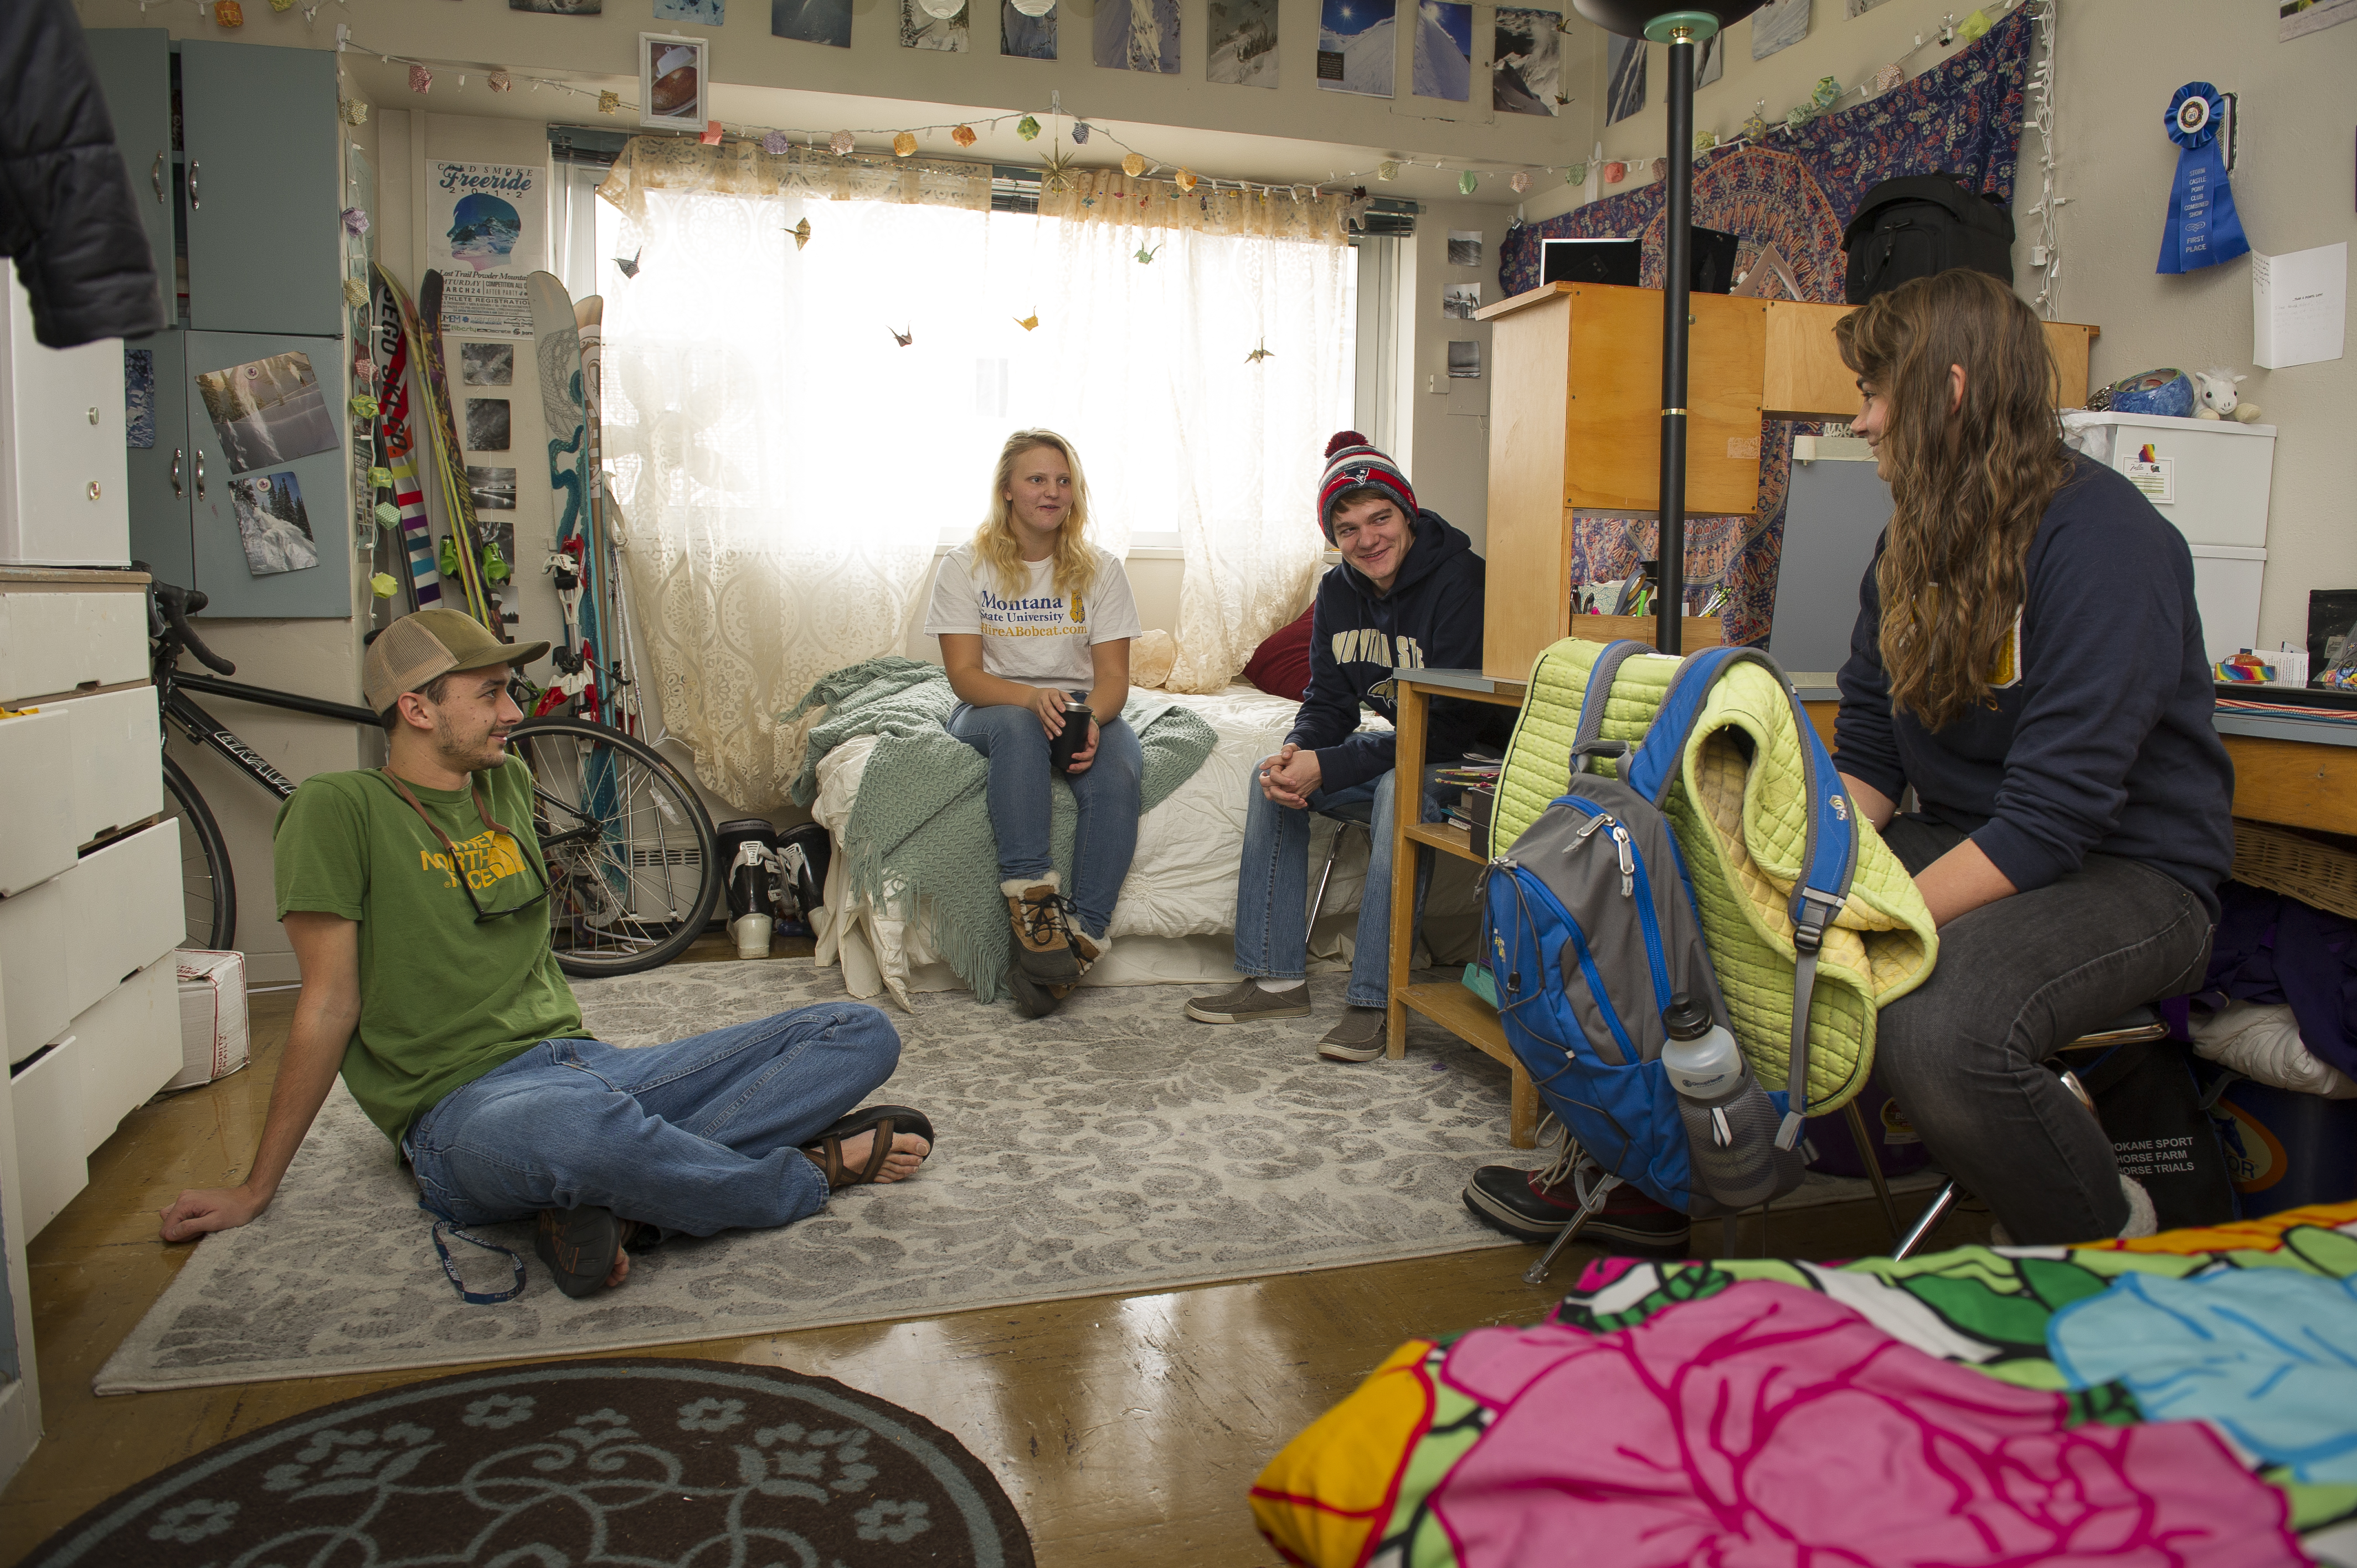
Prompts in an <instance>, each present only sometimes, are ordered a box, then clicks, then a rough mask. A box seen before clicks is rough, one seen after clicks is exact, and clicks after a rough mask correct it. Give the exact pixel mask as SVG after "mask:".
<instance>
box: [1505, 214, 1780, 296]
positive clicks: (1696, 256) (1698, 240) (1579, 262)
mask: <svg viewBox="0 0 2357 1568" xmlns="http://www.w3.org/2000/svg"><path fill="white" fill-rule="evenodd" d="M1737 246H1738V241H1737V239H1736V237H1735V236H1734V235H1732V234H1730V233H1728V232H1727V231H1725V230H1723V229H1700V228H1698V229H1696V230H1695V231H1694V252H1693V259H1692V262H1691V263H1690V264H1689V266H1688V269H1687V273H1686V286H1687V287H1688V288H1689V289H1691V290H1692V291H1693V292H1695V294H1725V293H1727V291H1728V290H1730V289H1732V288H1733V287H1734V286H1735V254H1736V250H1737ZM1641 260H1642V248H1641V242H1639V241H1636V240H1624V239H1601V240H1587V239H1575V240H1542V241H1540V242H1539V284H1540V286H1542V287H1544V286H1545V285H1548V284H1551V283H1603V284H1618V285H1621V286H1622V287H1624V288H1635V287H1637V286H1639V285H1638V282H1637V278H1638V271H1639V266H1640V263H1641Z"/></svg>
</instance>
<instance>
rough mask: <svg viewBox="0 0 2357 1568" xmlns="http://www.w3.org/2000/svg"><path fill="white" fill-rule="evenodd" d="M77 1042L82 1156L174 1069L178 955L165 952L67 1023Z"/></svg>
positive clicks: (168, 1078) (178, 1055)
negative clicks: (78, 1040) (71, 1021)
mask: <svg viewBox="0 0 2357 1568" xmlns="http://www.w3.org/2000/svg"><path fill="white" fill-rule="evenodd" d="M73 1033H74V1035H75V1036H77V1037H79V1038H80V1039H81V1050H82V1056H81V1074H82V1101H81V1105H82V1116H81V1146H82V1152H83V1153H84V1154H89V1153H91V1151H93V1150H95V1149H96V1148H97V1147H98V1146H99V1145H100V1144H103V1143H105V1142H106V1141H107V1140H108V1139H109V1138H112V1137H113V1136H114V1129H115V1127H116V1126H117V1125H118V1124H119V1123H120V1122H122V1121H123V1119H124V1117H125V1116H128V1115H130V1114H131V1113H132V1112H134V1111H136V1110H138V1109H139V1108H140V1107H141V1106H143V1105H145V1104H146V1103H147V1101H150V1100H152V1099H154V1098H155V1096H156V1091H157V1090H160V1089H162V1088H163V1087H164V1085H165V1084H167V1083H168V1082H170V1081H171V1079H172V1078H173V1076H174V1075H175V1074H177V1073H178V1071H179V1070H180V1058H181V1052H180V961H179V955H178V954H177V953H172V954H167V955H166V956H165V957H163V958H159V959H157V960H156V961H155V962H153V963H151V964H149V965H148V966H147V967H146V968H145V969H143V970H141V971H140V972H138V973H136V974H135V975H133V976H132V977H131V978H130V979H128V980H126V981H124V983H122V984H120V985H118V986H116V987H115V988H114V989H113V990H112V991H110V992H108V993H106V994H105V995H104V996H102V997H100V998H99V1000H98V1002H97V1004H95V1005H93V1006H91V1007H90V1008H89V1009H87V1010H86V1011H85V1012H83V1014H82V1015H81V1016H80V1017H79V1018H76V1019H75V1020H74V1021H73Z"/></svg>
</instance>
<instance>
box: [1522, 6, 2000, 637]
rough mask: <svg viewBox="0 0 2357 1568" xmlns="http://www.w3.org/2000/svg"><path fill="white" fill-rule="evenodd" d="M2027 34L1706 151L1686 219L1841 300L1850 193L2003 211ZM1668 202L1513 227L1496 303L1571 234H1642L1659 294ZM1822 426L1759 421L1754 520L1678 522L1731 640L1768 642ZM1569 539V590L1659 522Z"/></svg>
mask: <svg viewBox="0 0 2357 1568" xmlns="http://www.w3.org/2000/svg"><path fill="white" fill-rule="evenodd" d="M2032 27H2033V23H2032V21H2031V19H2030V16H2029V12H2028V11H2027V10H2023V11H2019V12H2017V13H2015V14H2014V15H2013V16H2010V17H2008V18H2007V19H2006V20H2005V21H2003V22H2000V23H1998V24H1997V25H1996V27H1992V28H1990V29H1989V31H1988V33H1987V34H1986V36H1985V37H1984V38H1981V39H1980V40H1979V41H1978V42H1976V43H1975V44H1974V45H1973V46H1972V47H1971V48H1966V49H1963V50H1960V51H1959V52H1958V53H1956V54H1955V55H1954V56H1953V57H1951V58H1950V59H1947V60H1945V61H1943V62H1942V63H1941V64H1939V65H1936V66H1934V67H1932V69H1931V70H1927V71H1925V72H1924V73H1923V74H1922V75H1921V76H1919V77H1917V78H1915V79H1914V80H1913V81H1909V82H1906V83H1904V84H1903V85H1901V86H1899V87H1896V88H1893V89H1892V90H1891V91H1889V92H1886V93H1884V94H1882V95H1881V96H1880V97H1878V98H1875V99H1872V100H1869V101H1868V102H1865V103H1862V104H1860V105H1858V106H1857V108H1855V109H1851V110H1847V111H1845V112H1844V113H1839V114H1828V115H1826V116H1824V118H1822V119H1819V120H1813V121H1811V122H1810V123H1809V124H1805V125H1803V126H1801V127H1800V128H1799V129H1797V130H1789V129H1779V130H1777V131H1775V132H1773V133H1771V134H1770V137H1769V143H1768V145H1763V146H1738V147H1728V148H1724V149H1720V150H1717V151H1713V152H1710V153H1706V154H1705V155H1704V156H1702V157H1700V158H1697V159H1696V160H1695V175H1694V220H1695V223H1696V224H1698V225H1700V226H1702V227H1704V228H1707V229H1718V230H1723V231H1727V232H1728V233H1732V234H1734V235H1736V236H1738V238H1739V239H1740V240H1741V242H1742V245H1741V250H1740V252H1739V259H1738V270H1742V269H1746V268H1749V266H1750V265H1751V263H1752V262H1753V261H1754V260H1755V259H1756V258H1757V257H1758V256H1759V254H1760V251H1761V250H1762V249H1763V248H1765V247H1766V246H1769V245H1773V246H1775V247H1776V249H1777V250H1778V251H1779V252H1781V253H1782V254H1783V257H1784V259H1785V260H1786V261H1788V262H1790V263H1792V274H1793V276H1794V278H1795V279H1796V280H1797V281H1798V282H1799V284H1800V285H1801V290H1802V293H1803V295H1804V296H1805V297H1806V298H1809V299H1812V300H1816V301H1820V302H1822V303H1825V304H1834V305H1837V304H1839V303H1840V302H1841V298H1842V277H1843V268H1844V264H1845V258H1844V256H1843V253H1842V248H1841V236H1842V228H1843V226H1844V225H1845V224H1846V223H1847V222H1848V221H1849V219H1850V216H1851V215H1852V214H1853V213H1855V212H1856V211H1857V204H1858V199H1859V198H1860V197H1862V196H1864V195H1865V194H1866V193H1867V191H1868V190H1871V189H1872V188H1874V187H1876V186H1878V185H1879V184H1881V183H1882V182H1883V181H1884V180H1886V179H1896V178H1898V177H1900V176H1902V175H1915V174H1938V173H1943V172H1945V173H1951V174H1958V175H1963V176H1964V177H1967V179H1968V180H1969V181H1970V182H1971V184H1972V187H1973V188H1974V189H1975V190H1979V191H1982V192H1985V193H1986V194H1989V195H1992V196H1995V197H1996V199H1998V200H1999V201H2002V202H2005V203H2007V204H2008V205H2010V204H2011V202H2012V200H2013V181H2014V160H2015V157H2016V155H2017V153H2018V149H2019V146H2020V142H2021V119H2022V112H2023V106H2024V102H2025V98H2024V91H2023V90H2024V84H2025V82H2026V81H2027V79H2028V76H2029V52H2030V44H2031V41H2032V36H2033V35H2032V30H2031V29H2032ZM1663 200H1664V192H1663V187H1662V184H1661V182H1660V181H1658V180H1657V181H1655V182H1654V183H1652V184H1651V185H1649V186H1646V187H1645V188H1642V189H1640V190H1632V191H1630V192H1629V193H1628V194H1626V195H1624V196H1613V197H1608V198H1606V199H1603V200H1601V201H1594V202H1590V203H1589V204H1588V205H1587V206H1585V207H1582V208H1580V209H1577V211H1573V212H1566V213H1564V214H1563V215H1561V216H1560V217H1555V218H1550V219H1548V220H1545V221H1544V222H1543V223H1532V224H1525V225H1523V226H1522V227H1520V228H1517V229H1515V230H1514V231H1512V232H1511V233H1509V234H1508V235H1507V236H1506V240H1505V242H1504V243H1503V244H1502V245H1501V246H1500V247H1499V260H1498V281H1499V284H1500V285H1501V290H1502V295H1503V297H1505V298H1508V299H1511V298H1512V297H1513V296H1514V295H1518V294H1523V293H1526V292H1528V291H1529V290H1531V289H1534V288H1536V287H1537V286H1538V275H1539V242H1540V241H1541V240H1560V239H1571V238H1576V237H1587V238H1599V237H1604V236H1609V235H1627V234H1634V235H1637V236H1638V237H1639V238H1641V240H1642V241H1643V242H1644V261H1643V271H1642V274H1641V277H1642V281H1643V283H1644V285H1645V286H1646V287H1647V288H1659V287H1661V286H1662V227H1663V212H1662V208H1663ZM1817 428H1818V426H1816V425H1814V424H1798V423H1795V422H1792V421H1790V420H1766V421H1762V422H1761V425H1760V511H1759V514H1758V515H1757V516H1755V517H1690V518H1688V519H1687V520H1686V577H1687V580H1688V581H1689V582H1708V581H1718V580H1724V581H1725V582H1726V584H1727V595H1728V603H1727V612H1726V628H1727V641H1729V642H1744V643H1760V642H1764V641H1765V640H1766V639H1767V636H1768V621H1769V617H1770V613H1771V612H1772V610H1773V609H1774V607H1775V602H1776V561H1777V556H1778V553H1779V552H1780V550H1781V546H1782V543H1783V537H1784V488H1785V480H1786V478H1787V476H1788V474H1789V472H1790V470H1791V467H1792V437H1793V435H1795V434H1801V433H1806V432H1811V431H1813V430H1815V429H1817ZM1573 532H1574V542H1573V561H1572V580H1573V581H1574V582H1588V583H1597V582H1607V581H1611V580H1615V579H1618V578H1620V577H1625V576H1627V575H1629V573H1630V572H1631V571H1632V570H1634V569H1635V566H1636V564H1637V562H1638V561H1639V560H1641V559H1643V558H1645V557H1648V556H1651V555H1652V553H1653V542H1654V539H1655V536H1656V525H1655V523H1654V521H1653V520H1652V518H1650V517H1604V516H1596V517H1585V518H1582V519H1580V520H1579V521H1578V523H1577V526H1576V527H1575V529H1574V531H1573Z"/></svg>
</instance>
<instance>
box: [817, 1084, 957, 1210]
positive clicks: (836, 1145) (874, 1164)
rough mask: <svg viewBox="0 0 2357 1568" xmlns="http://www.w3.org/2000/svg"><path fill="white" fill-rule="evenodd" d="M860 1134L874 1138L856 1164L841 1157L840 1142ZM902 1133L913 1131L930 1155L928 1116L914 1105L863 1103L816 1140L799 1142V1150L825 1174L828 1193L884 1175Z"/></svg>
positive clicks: (930, 1128) (821, 1173)
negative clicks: (851, 1163)
mask: <svg viewBox="0 0 2357 1568" xmlns="http://www.w3.org/2000/svg"><path fill="white" fill-rule="evenodd" d="M861 1133H875V1134H876V1141H875V1143H874V1144H870V1145H869V1146H868V1150H867V1158H866V1162H865V1163H863V1164H862V1165H858V1166H857V1167H856V1168H855V1167H854V1166H852V1165H850V1164H849V1163H848V1162H846V1161H845V1159H844V1157H843V1145H844V1144H847V1143H849V1142H850V1141H851V1140H852V1139H854V1138H856V1137H858V1136H859V1135H860V1134H861ZM902 1133H915V1134H916V1135H917V1136H918V1137H920V1138H922V1139H923V1140H924V1141H925V1143H926V1144H927V1147H926V1150H925V1154H924V1155H923V1156H922V1157H925V1158H931V1155H932V1152H933V1151H932V1148H931V1145H932V1144H933V1143H934V1142H935V1140H934V1137H933V1123H932V1120H931V1118H930V1117H928V1116H927V1115H926V1114H925V1113H924V1112H921V1111H919V1110H917V1109H916V1108H915V1107H913V1106H908V1105H866V1106H862V1107H861V1108H860V1109H858V1110H856V1111H855V1112H852V1113H851V1114H850V1115H848V1116H845V1117H842V1118H840V1119H839V1120H837V1121H836V1122H834V1124H833V1125H832V1126H830V1127H828V1128H827V1130H826V1131H825V1132H823V1133H820V1134H819V1135H818V1141H817V1142H816V1143H813V1144H804V1145H802V1153H803V1154H804V1155H807V1156H808V1157H809V1159H810V1163H811V1164H813V1165H816V1166H817V1167H818V1172H819V1175H821V1176H824V1177H826V1187H827V1190H828V1191H829V1192H834V1191H835V1190H837V1189H839V1188H842V1187H857V1186H859V1185H860V1184H861V1183H863V1182H872V1181H874V1180H876V1179H877V1177H879V1176H882V1175H883V1172H884V1162H885V1161H886V1160H888V1159H889V1158H890V1157H891V1155H892V1144H893V1142H894V1140H896V1139H898V1138H899V1136H900V1134H902Z"/></svg>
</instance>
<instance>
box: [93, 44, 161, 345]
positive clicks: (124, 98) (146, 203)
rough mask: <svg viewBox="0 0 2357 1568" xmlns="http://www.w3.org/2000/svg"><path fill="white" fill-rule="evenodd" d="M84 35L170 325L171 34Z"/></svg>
mask: <svg viewBox="0 0 2357 1568" xmlns="http://www.w3.org/2000/svg"><path fill="white" fill-rule="evenodd" d="M82 37H83V38H85V39H87V40H88V41H89V44H90V59H91V65H92V66H93V67H94V68H95V69H96V70H97V71H98V81H99V88H100V90H101V91H103V92H104V93H105V94H106V113H107V114H108V116H109V117H110V118H111V119H113V122H114V145H116V146H118V147H120V148H122V149H123V163H124V168H125V169H127V170H128V171H129V173H130V175H131V195H132V197H133V199H135V201H137V203H138V204H139V221H140V224H141V226H142V227H144V228H145V230H146V231H147V248H148V250H149V251H150V252H153V253H154V255H155V258H156V285H157V287H158V288H159V289H160V290H161V291H162V293H163V295H164V319H165V320H167V321H169V320H171V319H172V318H173V316H174V313H175V312H176V311H177V310H178V308H179V305H178V294H179V286H178V283H177V282H175V280H174V276H173V269H172V187H173V184H174V182H175V181H177V180H178V178H179V171H178V169H177V168H175V167H174V166H173V163H172V36H171V35H170V34H169V33H167V32H166V31H165V30H164V29H163V28H161V27H92V28H91V29H90V30H89V31H88V32H86V33H84V34H83V35H82Z"/></svg>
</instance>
